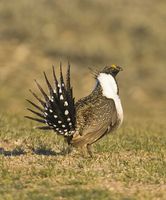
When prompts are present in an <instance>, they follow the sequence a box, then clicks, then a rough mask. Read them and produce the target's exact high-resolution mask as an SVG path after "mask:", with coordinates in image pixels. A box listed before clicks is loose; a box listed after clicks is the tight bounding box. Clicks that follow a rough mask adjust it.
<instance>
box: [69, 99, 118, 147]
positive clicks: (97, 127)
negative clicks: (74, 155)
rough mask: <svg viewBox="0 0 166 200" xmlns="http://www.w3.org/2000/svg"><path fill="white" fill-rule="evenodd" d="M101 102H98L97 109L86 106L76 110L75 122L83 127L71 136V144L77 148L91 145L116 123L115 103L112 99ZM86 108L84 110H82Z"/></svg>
mask: <svg viewBox="0 0 166 200" xmlns="http://www.w3.org/2000/svg"><path fill="white" fill-rule="evenodd" d="M104 102H105V103H104V104H103V102H98V106H99V109H97V108H96V106H95V105H93V104H91V105H89V106H87V104H86V102H85V106H84V105H82V106H79V109H78V110H77V116H78V118H77V121H78V122H79V123H81V124H86V125H85V126H80V125H77V126H79V127H81V128H80V129H78V130H77V131H76V133H75V134H74V135H73V139H72V141H73V144H74V145H75V146H79V145H82V144H87V143H89V144H90V143H93V142H95V141H97V140H98V139H99V138H101V137H102V136H103V135H104V134H106V133H107V131H108V129H110V130H111V127H113V126H114V125H115V123H116V122H117V112H116V107H115V103H114V101H113V100H112V99H108V100H105V101H104ZM84 107H86V108H84Z"/></svg>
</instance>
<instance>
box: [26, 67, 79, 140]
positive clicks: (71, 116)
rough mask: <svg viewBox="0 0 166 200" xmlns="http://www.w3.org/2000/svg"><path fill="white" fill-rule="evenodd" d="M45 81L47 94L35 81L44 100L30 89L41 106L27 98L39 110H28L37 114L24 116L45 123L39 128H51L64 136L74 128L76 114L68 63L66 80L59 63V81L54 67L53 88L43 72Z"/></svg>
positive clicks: (71, 132)
mask: <svg viewBox="0 0 166 200" xmlns="http://www.w3.org/2000/svg"><path fill="white" fill-rule="evenodd" d="M44 77H45V81H46V84H47V87H48V89H49V93H50V94H49V95H47V94H46V93H45V91H44V90H43V88H42V87H41V86H40V84H39V83H38V82H37V81H35V82H36V84H37V86H38V88H39V90H40V92H41V93H42V95H43V97H44V100H42V99H40V98H39V97H38V96H37V95H36V94H35V93H34V92H32V91H31V90H30V92H31V93H32V95H33V96H34V97H35V98H36V99H37V100H38V101H39V103H40V104H41V107H40V106H38V105H36V104H35V103H34V102H32V101H30V100H27V101H28V102H29V103H30V104H31V105H32V106H33V107H35V108H36V109H37V110H38V111H39V112H36V111H35V110H32V109H29V108H28V110H29V111H30V112H32V113H33V114H35V115H37V117H38V118H36V117H29V116H25V117H26V118H28V119H31V120H34V121H37V122H40V123H45V124H47V126H43V127H38V128H40V129H44V130H46V129H53V130H54V131H56V132H57V133H59V134H61V135H65V136H69V135H72V134H73V132H74V130H75V123H76V114H75V100H74V97H73V90H72V87H71V84H70V65H69V64H68V69H67V74H66V82H65V81H64V78H63V73H62V67H61V64H60V81H59V82H58V80H57V78H56V75H55V69H54V67H53V77H54V83H55V88H53V87H52V86H51V84H50V82H49V80H48V78H47V76H46V73H45V72H44Z"/></svg>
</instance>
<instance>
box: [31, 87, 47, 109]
mask: <svg viewBox="0 0 166 200" xmlns="http://www.w3.org/2000/svg"><path fill="white" fill-rule="evenodd" d="M29 91H30V93H31V94H32V95H33V96H34V97H35V98H36V99H37V100H38V101H39V102H40V104H41V105H42V106H43V107H45V106H46V103H45V102H44V101H43V100H41V99H40V98H39V97H38V96H37V95H36V94H35V93H34V92H32V90H29Z"/></svg>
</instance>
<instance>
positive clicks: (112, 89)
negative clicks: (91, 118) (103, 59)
mask: <svg viewBox="0 0 166 200" xmlns="http://www.w3.org/2000/svg"><path fill="white" fill-rule="evenodd" d="M97 79H98V80H99V82H100V85H101V87H102V90H103V96H105V97H107V98H108V99H113V100H114V102H115V106H116V110H117V114H118V118H119V120H120V124H121V123H122V121H123V109H122V104H121V101H120V98H119V95H118V94H117V92H118V87H117V84H116V81H115V79H114V77H113V76H112V75H111V74H106V73H100V74H99V75H98V77H97Z"/></svg>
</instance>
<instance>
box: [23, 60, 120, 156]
mask: <svg viewBox="0 0 166 200" xmlns="http://www.w3.org/2000/svg"><path fill="white" fill-rule="evenodd" d="M121 70H122V68H121V67H119V66H117V65H111V66H109V67H105V68H104V69H103V70H101V71H100V72H95V79H96V86H95V88H94V90H93V91H92V92H91V94H90V95H89V96H87V97H84V98H82V99H80V100H78V101H77V102H76V103H75V100H74V97H73V90H72V87H71V84H70V65H69V64H68V69H67V74H66V81H64V76H63V73H62V67H61V65H60V81H59V82H58V80H57V77H56V74H55V69H54V67H53V77H54V84H55V86H54V87H52V86H51V84H50V82H49V80H48V78H47V76H46V73H45V72H44V77H45V81H46V84H47V86H48V90H49V95H47V94H46V93H45V91H44V90H43V89H42V87H41V86H40V84H39V83H38V82H37V81H36V80H35V82H36V84H37V86H38V88H39V90H40V92H41V93H42V95H43V97H44V100H42V99H40V98H39V97H38V96H37V95H36V94H35V93H34V92H32V91H31V90H30V92H31V93H32V95H33V96H34V97H35V98H36V99H37V100H38V101H39V103H40V104H41V106H38V105H36V104H35V103H34V102H32V101H30V100H27V101H28V102H29V103H30V104H31V105H32V106H34V107H35V108H36V109H37V110H38V111H40V112H37V111H35V110H32V109H30V108H28V110H29V111H31V112H32V113H33V114H35V115H37V116H38V118H35V117H30V116H25V117H26V118H29V119H31V120H35V121H37V122H40V123H44V124H46V126H41V127H37V128H39V129H43V130H53V131H55V132H56V133H57V134H58V135H61V136H63V137H64V138H65V139H66V141H67V143H68V144H69V146H73V147H81V148H83V147H86V148H87V150H88V153H89V154H90V155H92V152H91V145H92V144H93V143H95V142H96V141H97V140H99V139H100V138H102V137H103V136H104V135H105V134H107V133H109V132H112V131H113V130H115V129H117V128H118V127H119V126H120V125H121V123H122V121H123V110H122V106H121V101H120V98H119V88H118V84H117V81H116V78H115V77H116V75H117V74H118V72H119V71H121Z"/></svg>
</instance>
